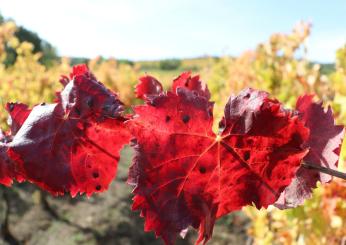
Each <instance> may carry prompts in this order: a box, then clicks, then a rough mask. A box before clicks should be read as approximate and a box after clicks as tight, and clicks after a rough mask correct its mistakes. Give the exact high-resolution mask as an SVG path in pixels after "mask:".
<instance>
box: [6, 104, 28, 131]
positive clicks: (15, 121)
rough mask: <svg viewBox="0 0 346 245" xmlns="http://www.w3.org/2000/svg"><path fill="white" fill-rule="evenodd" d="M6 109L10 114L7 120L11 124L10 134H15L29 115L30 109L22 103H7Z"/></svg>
mask: <svg viewBox="0 0 346 245" xmlns="http://www.w3.org/2000/svg"><path fill="white" fill-rule="evenodd" d="M6 110H7V111H8V113H9V114H10V117H9V118H8V119H9V120H8V121H9V125H10V126H11V135H15V134H16V133H17V132H18V130H19V129H20V127H21V126H22V125H23V123H24V121H25V120H26V119H27V117H28V116H29V114H30V112H31V110H30V109H29V107H28V106H27V105H25V104H22V103H7V104H6Z"/></svg>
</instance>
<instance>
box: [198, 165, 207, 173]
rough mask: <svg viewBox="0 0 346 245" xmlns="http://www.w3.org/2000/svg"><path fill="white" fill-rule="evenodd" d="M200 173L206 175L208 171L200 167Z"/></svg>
mask: <svg viewBox="0 0 346 245" xmlns="http://www.w3.org/2000/svg"><path fill="white" fill-rule="evenodd" d="M199 172H200V173H201V174H205V172H207V170H206V168H205V167H203V166H201V167H199Z"/></svg>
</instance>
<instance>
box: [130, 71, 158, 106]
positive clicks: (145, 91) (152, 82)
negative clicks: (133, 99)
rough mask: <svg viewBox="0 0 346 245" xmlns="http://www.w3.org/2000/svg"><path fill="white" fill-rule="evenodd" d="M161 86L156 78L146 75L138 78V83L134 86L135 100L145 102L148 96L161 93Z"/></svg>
mask: <svg viewBox="0 0 346 245" xmlns="http://www.w3.org/2000/svg"><path fill="white" fill-rule="evenodd" d="M162 91H163V89H162V85H161V83H160V82H159V81H157V80H156V78H154V77H152V76H149V75H146V76H143V77H141V78H139V83H138V84H137V85H136V88H135V93H136V96H137V98H140V99H143V100H146V99H147V98H148V97H150V96H154V95H158V94H160V93H162Z"/></svg>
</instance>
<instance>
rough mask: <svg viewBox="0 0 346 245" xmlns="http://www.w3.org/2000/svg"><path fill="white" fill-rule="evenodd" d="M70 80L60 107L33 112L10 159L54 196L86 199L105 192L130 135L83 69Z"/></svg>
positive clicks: (111, 99) (110, 97) (114, 104)
mask: <svg viewBox="0 0 346 245" xmlns="http://www.w3.org/2000/svg"><path fill="white" fill-rule="evenodd" d="M65 79H66V78H65ZM71 79H72V80H71V81H70V82H68V83H65V84H66V85H65V88H64V90H63V91H61V92H60V93H59V95H60V98H59V99H58V103H55V104H47V105H46V104H41V105H37V106H35V107H34V108H33V109H32V111H31V113H30V114H29V116H28V117H27V118H26V120H25V121H24V123H23V124H22V126H21V127H20V129H19V131H18V132H17V134H16V135H15V136H14V138H13V140H12V141H11V142H10V143H8V144H7V147H8V155H9V156H10V157H11V159H12V160H13V161H14V162H15V165H16V171H17V172H18V173H19V174H20V175H21V176H23V177H24V178H25V179H26V180H28V181H30V182H33V183H35V184H37V185H38V186H40V187H41V188H43V189H45V190H47V191H49V192H51V193H52V194H54V195H61V194H64V193H65V192H70V193H71V195H72V196H75V195H76V194H77V193H86V194H87V195H88V196H89V195H91V194H92V193H94V192H102V191H104V190H106V189H107V188H108V186H109V183H110V182H111V181H112V179H113V178H114V176H115V173H116V169H117V162H118V160H119V152H120V150H121V148H122V147H123V146H124V144H126V143H128V141H129V138H130V135H129V132H128V131H127V130H126V128H124V124H123V122H124V118H122V117H121V115H120V113H121V112H122V103H121V102H120V101H119V99H118V97H117V95H116V94H114V93H112V92H111V91H109V90H108V89H106V88H105V87H104V86H103V85H102V84H101V83H100V82H98V81H97V80H96V78H95V77H94V76H93V75H92V74H91V73H90V72H89V71H88V70H87V68H86V67H85V66H81V67H77V68H74V71H73V74H72V75H71Z"/></svg>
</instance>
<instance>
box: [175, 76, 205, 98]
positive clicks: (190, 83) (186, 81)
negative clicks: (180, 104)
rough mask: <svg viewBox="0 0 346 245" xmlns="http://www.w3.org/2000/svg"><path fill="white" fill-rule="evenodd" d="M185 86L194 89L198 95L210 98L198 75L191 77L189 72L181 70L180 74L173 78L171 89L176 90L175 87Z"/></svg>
mask: <svg viewBox="0 0 346 245" xmlns="http://www.w3.org/2000/svg"><path fill="white" fill-rule="evenodd" d="M181 87H183V88H187V89H189V90H191V91H194V92H195V93H197V94H198V95H199V96H203V97H205V98H206V99H208V100H209V99H210V92H209V90H208V87H207V85H206V84H205V83H203V82H202V81H200V80H199V75H196V76H193V77H191V72H183V73H182V74H181V75H180V76H178V77H177V78H175V79H174V80H173V86H172V91H173V92H176V90H177V88H181Z"/></svg>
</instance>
